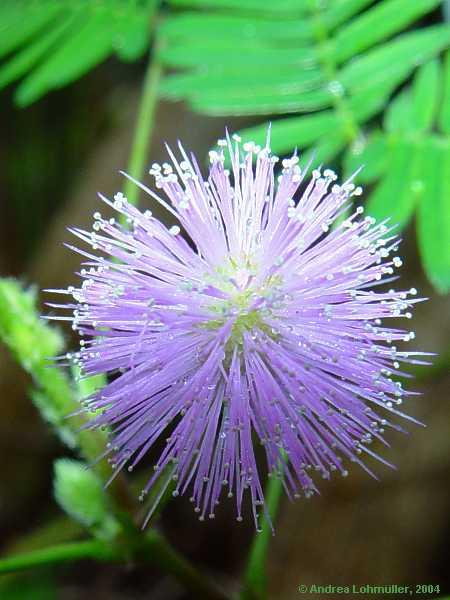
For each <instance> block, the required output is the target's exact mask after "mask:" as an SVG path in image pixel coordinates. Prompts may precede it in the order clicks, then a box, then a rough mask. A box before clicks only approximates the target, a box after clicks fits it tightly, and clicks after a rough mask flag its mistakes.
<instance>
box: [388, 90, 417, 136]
mask: <svg viewBox="0 0 450 600" xmlns="http://www.w3.org/2000/svg"><path fill="white" fill-rule="evenodd" d="M383 127H384V129H385V130H386V131H388V132H393V131H396V132H399V131H402V132H408V131H413V129H414V127H413V121H412V102H411V94H410V91H409V89H406V90H403V91H401V92H400V93H399V94H397V96H396V97H395V98H394V99H393V100H392V102H391V103H390V104H389V106H388V107H387V109H386V112H385V114H384V119H383Z"/></svg>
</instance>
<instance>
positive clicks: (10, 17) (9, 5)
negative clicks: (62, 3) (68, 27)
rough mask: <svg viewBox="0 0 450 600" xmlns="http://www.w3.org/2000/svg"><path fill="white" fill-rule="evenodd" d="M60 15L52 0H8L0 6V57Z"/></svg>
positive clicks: (26, 40) (18, 46)
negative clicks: (34, 0)
mask: <svg viewBox="0 0 450 600" xmlns="http://www.w3.org/2000/svg"><path fill="white" fill-rule="evenodd" d="M58 15H60V7H58V5H57V3H56V2H54V1H51V0H50V1H48V0H47V1H45V0H42V1H41V2H39V3H37V2H31V0H18V1H17V0H9V1H7V2H5V3H4V4H3V3H2V5H1V7H0V57H3V56H5V55H6V54H8V53H9V52H12V51H13V50H16V49H17V48H20V46H21V45H22V44H24V43H25V42H28V41H29V40H30V39H32V38H33V37H34V36H35V35H36V34H38V33H39V31H40V30H41V29H43V28H44V27H45V26H46V25H48V24H49V23H50V22H51V21H53V20H54V19H55V18H56V17H57V16H58ZM24 17H25V18H24Z"/></svg>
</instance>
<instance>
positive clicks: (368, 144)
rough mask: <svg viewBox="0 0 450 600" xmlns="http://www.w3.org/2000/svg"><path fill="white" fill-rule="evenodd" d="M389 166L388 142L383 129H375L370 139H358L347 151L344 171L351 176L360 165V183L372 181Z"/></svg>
mask: <svg viewBox="0 0 450 600" xmlns="http://www.w3.org/2000/svg"><path fill="white" fill-rule="evenodd" d="M388 166H389V156H388V143H387V140H386V137H385V135H384V134H383V133H382V132H381V131H375V132H374V133H372V134H371V136H370V137H369V138H368V139H365V140H357V141H356V142H355V143H354V144H353V145H352V146H351V147H350V148H349V149H348V150H347V152H346V154H345V157H344V171H345V174H346V176H347V177H348V176H350V175H351V174H352V173H354V172H355V171H356V170H357V169H359V168H360V167H363V169H362V171H360V173H359V174H358V181H359V182H360V183H371V182H372V181H374V180H376V179H378V178H379V177H380V176H381V175H382V174H383V173H384V172H385V171H386V170H387V168H388Z"/></svg>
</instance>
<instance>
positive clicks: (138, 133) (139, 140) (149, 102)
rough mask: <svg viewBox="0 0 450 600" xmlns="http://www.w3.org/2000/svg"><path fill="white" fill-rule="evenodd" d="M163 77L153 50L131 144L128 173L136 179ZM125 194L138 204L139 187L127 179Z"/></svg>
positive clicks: (142, 165)
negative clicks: (160, 81)
mask: <svg viewBox="0 0 450 600" xmlns="http://www.w3.org/2000/svg"><path fill="white" fill-rule="evenodd" d="M160 77H161V65H160V63H159V61H158V58H157V57H156V53H155V52H153V59H151V60H149V63H148V67H147V71H146V74H145V78H144V84H143V89H142V97H141V103H140V106H139V113H138V116H137V120H136V127H135V129H134V137H133V142H132V146H131V154H130V160H129V162H128V168H127V173H128V174H129V175H131V176H132V177H134V178H136V179H140V178H141V177H142V174H143V171H144V167H145V162H146V160H147V154H148V149H149V147H150V142H151V138H152V133H153V124H154V116H155V109H156V105H157V101H158V85H159V80H160ZM124 194H125V196H126V197H127V198H128V201H129V202H130V203H131V204H137V201H138V196H139V188H138V187H137V186H136V185H135V184H134V183H133V182H132V181H130V180H128V179H127V181H126V182H125V186H124Z"/></svg>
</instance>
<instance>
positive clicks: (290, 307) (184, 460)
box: [54, 135, 420, 526]
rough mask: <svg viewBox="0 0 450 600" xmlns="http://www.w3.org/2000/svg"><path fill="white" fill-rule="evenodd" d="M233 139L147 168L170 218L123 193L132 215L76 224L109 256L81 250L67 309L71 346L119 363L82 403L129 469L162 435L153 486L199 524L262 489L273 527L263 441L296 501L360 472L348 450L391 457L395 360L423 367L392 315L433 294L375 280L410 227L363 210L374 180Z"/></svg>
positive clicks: (95, 363) (88, 369)
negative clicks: (387, 450) (184, 498)
mask: <svg viewBox="0 0 450 600" xmlns="http://www.w3.org/2000/svg"><path fill="white" fill-rule="evenodd" d="M218 148H219V150H218V151H213V152H211V153H210V162H211V166H210V169H209V174H208V178H207V179H204V178H203V176H202V174H201V172H200V169H199V167H198V164H197V162H196V160H195V157H194V156H188V155H187V154H186V152H185V151H184V149H183V147H182V146H181V145H180V146H179V152H180V156H179V158H178V159H177V158H176V157H175V156H174V154H173V153H172V152H171V150H170V149H168V152H169V155H170V158H171V161H172V164H171V165H169V164H167V163H164V164H163V165H162V166H160V165H158V164H154V165H153V166H152V168H151V170H150V173H151V174H152V175H153V176H154V178H155V183H156V188H158V189H159V190H161V191H160V193H155V192H154V191H152V190H151V189H149V188H147V187H146V186H144V185H143V184H141V183H139V182H137V181H135V183H136V184H137V185H138V186H139V187H140V188H142V189H143V190H145V191H146V192H147V193H148V194H149V195H150V196H151V197H152V198H153V199H154V200H156V201H157V202H159V204H161V205H162V206H163V207H164V208H165V209H167V211H168V213H169V215H170V218H171V219H173V224H172V225H170V226H168V227H166V226H165V225H164V224H163V223H161V222H160V221H159V220H157V219H156V218H155V217H154V216H152V213H151V212H150V211H149V210H146V211H145V212H141V211H140V210H138V209H137V208H136V207H134V206H132V205H131V204H129V203H128V202H127V199H126V198H125V197H124V196H123V194H121V193H118V194H116V195H115V196H114V200H113V201H109V200H108V199H106V198H104V197H102V199H103V200H104V201H105V202H106V203H107V204H109V205H111V206H113V207H114V208H115V209H116V210H117V211H118V212H119V213H120V214H121V215H122V220H123V219H125V220H126V221H127V222H128V225H120V224H118V223H116V222H115V220H114V219H111V220H106V219H103V218H102V217H101V215H100V214H99V213H96V214H95V215H94V219H95V222H94V225H93V231H92V233H87V232H84V231H81V230H79V229H73V230H72V232H73V233H75V235H77V236H78V237H79V238H81V239H82V240H83V241H84V242H86V243H87V244H89V245H90V246H91V247H92V248H93V250H94V251H95V253H93V254H92V253H89V252H85V251H83V250H78V251H79V252H81V254H83V255H84V256H85V257H86V258H87V259H88V262H87V263H86V265H85V266H86V268H85V269H82V271H81V277H82V279H83V282H82V284H81V287H79V288H73V287H70V288H69V289H68V290H65V292H66V293H67V292H68V293H69V294H71V295H72V296H73V298H74V300H75V303H74V304H69V305H65V306H66V308H71V309H73V317H68V318H70V319H71V320H72V327H73V329H74V330H76V331H78V332H79V334H80V335H81V336H82V337H83V339H82V341H81V349H80V351H79V352H77V353H76V354H74V355H72V357H71V358H72V359H73V360H74V361H75V362H76V363H78V364H79V365H80V367H81V369H82V372H83V374H85V375H93V374H96V373H106V374H108V375H109V376H110V377H109V383H108V384H107V385H106V386H105V387H104V388H103V389H101V390H99V391H98V392H96V393H95V394H93V395H92V396H91V397H89V398H88V399H87V400H86V402H85V404H86V407H87V410H89V411H94V414H93V415H92V416H91V421H90V424H89V426H90V427H93V428H96V427H104V426H107V428H108V429H109V430H110V432H111V438H112V439H111V443H110V444H109V446H108V448H107V449H106V454H108V455H110V461H111V462H112V463H113V470H114V473H117V472H118V471H119V470H120V469H122V468H123V467H124V466H127V467H128V469H129V470H132V469H133V467H134V466H135V465H136V464H137V463H138V462H139V461H140V460H141V459H142V458H143V457H144V456H145V455H146V454H147V453H148V452H149V451H150V449H152V448H153V447H154V446H155V445H156V444H157V442H159V447H160V448H161V440H163V445H162V450H161V453H160V455H159V458H158V460H157V462H156V464H155V465H154V471H152V472H151V474H150V475H149V480H148V483H147V485H146V486H145V489H144V490H143V492H142V496H141V498H143V497H144V496H145V494H146V493H147V492H148V491H149V489H150V488H151V487H152V486H153V484H154V483H155V481H156V480H157V479H158V478H159V477H160V476H161V475H163V476H164V477H166V485H167V484H168V483H169V481H173V480H174V481H175V482H176V484H175V490H174V492H173V494H174V495H179V494H183V493H185V492H186V491H188V493H189V496H190V499H191V501H192V502H193V504H194V508H195V511H196V512H197V513H198V514H199V517H200V519H204V518H205V516H209V517H210V518H213V517H214V514H215V511H216V505H217V504H218V503H219V498H220V496H221V495H222V493H223V492H224V493H225V495H228V496H229V497H232V496H234V497H235V502H236V507H237V508H236V509H237V519H238V520H241V519H242V509H243V499H244V496H246V495H248V496H249V497H250V499H251V506H252V510H253V516H254V519H255V523H256V525H257V526H258V513H259V512H260V510H261V507H262V510H265V508H264V507H265V502H264V494H263V486H264V481H263V477H262V476H261V470H262V468H263V467H262V464H261V463H262V461H261V460H259V459H258V460H257V458H256V454H255V453H256V446H262V448H263V450H262V451H261V455H262V456H263V455H264V454H265V459H266V463H267V465H266V467H264V470H267V472H268V473H269V474H272V475H273V476H281V475H282V476H283V481H284V487H285V489H286V492H287V493H288V494H289V495H290V496H294V497H299V496H305V497H310V496H311V495H312V494H314V493H315V492H317V488H316V484H315V483H314V480H316V479H317V477H322V478H324V479H328V478H329V477H330V473H331V472H332V471H337V472H340V473H341V475H344V476H345V475H346V474H347V470H346V463H347V462H348V461H352V462H354V463H358V464H359V465H361V466H362V467H363V468H364V469H366V470H367V471H369V469H368V468H367V466H366V465H365V463H364V460H363V459H364V457H365V456H366V455H369V456H371V457H376V458H379V460H382V459H381V458H380V457H378V456H377V455H376V454H375V453H374V452H373V451H372V449H371V448H370V445H371V443H372V442H373V441H374V440H375V439H378V440H380V441H381V442H384V439H383V433H384V430H385V428H386V427H392V428H394V429H401V428H400V427H399V426H398V425H396V424H394V423H392V422H391V417H392V416H393V415H401V416H402V417H405V415H404V414H403V413H401V412H400V410H399V408H398V405H400V404H401V402H402V400H403V398H404V397H405V396H406V395H408V394H411V393H412V392H406V391H405V390H404V389H403V388H402V385H401V383H400V382H398V381H396V380H395V378H394V373H395V372H396V371H397V370H398V369H399V367H400V364H401V363H402V362H405V361H410V362H420V361H418V360H416V359H413V358H412V354H414V353H408V352H405V351H400V350H398V349H397V346H396V344H397V343H398V342H403V341H409V340H411V339H412V338H414V333H413V332H409V333H407V332H405V331H403V330H401V329H398V328H393V327H389V326H386V325H384V324H382V321H383V320H384V319H387V318H389V317H395V318H399V317H404V318H406V319H409V318H410V317H411V313H410V312H409V308H410V307H411V306H412V305H413V304H414V302H417V301H418V300H417V299H413V298H411V296H414V295H415V294H416V290H415V289H411V290H409V291H401V292H396V291H394V290H388V289H387V288H386V289H385V288H384V287H383V288H379V287H378V286H380V285H381V284H384V283H386V282H388V281H390V280H391V279H393V277H392V275H393V273H394V268H395V267H399V266H400V265H401V260H400V258H398V257H396V256H394V257H393V258H391V255H392V254H393V253H394V254H395V251H396V249H397V246H398V240H397V238H396V236H395V235H394V234H393V233H391V230H392V229H393V228H394V227H392V228H391V227H389V226H388V225H387V224H386V223H385V222H383V223H378V224H376V223H375V220H374V219H372V218H371V217H365V218H364V217H362V216H361V214H362V212H363V209H362V208H361V207H359V208H356V210H354V211H353V212H352V209H351V207H352V204H353V198H352V197H353V196H359V195H360V194H361V189H360V188H358V187H356V188H355V185H354V184H353V183H352V181H351V179H350V180H348V181H347V182H345V183H344V184H342V185H339V184H337V183H335V180H336V176H335V174H334V173H333V172H332V171H331V170H328V169H326V170H324V171H323V172H322V171H321V170H314V171H312V175H311V176H308V177H309V181H306V175H307V171H308V169H305V170H302V169H301V168H300V166H299V164H298V163H299V161H298V157H297V156H296V155H294V156H293V157H292V158H289V159H285V160H283V161H282V162H281V165H277V163H278V162H279V159H278V158H277V157H276V156H273V155H272V154H271V152H270V148H269V141H268V142H267V145H266V147H264V148H261V147H259V146H257V145H255V144H254V143H245V144H243V146H242V145H241V144H240V139H239V137H238V136H233V138H231V139H230V137H229V136H228V135H227V138H226V139H225V140H219V142H218ZM226 161H227V163H229V165H230V169H229V170H228V169H227V168H226V165H225V163H226ZM162 196H164V197H162ZM182 230H183V233H182ZM380 289H381V291H377V290H380ZM54 306H56V305H54ZM416 354H418V353H416ZM406 418H409V419H411V417H406ZM411 420H414V419H411ZM383 462H384V461H383ZM369 473H370V471H369ZM149 514H150V513H149Z"/></svg>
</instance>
